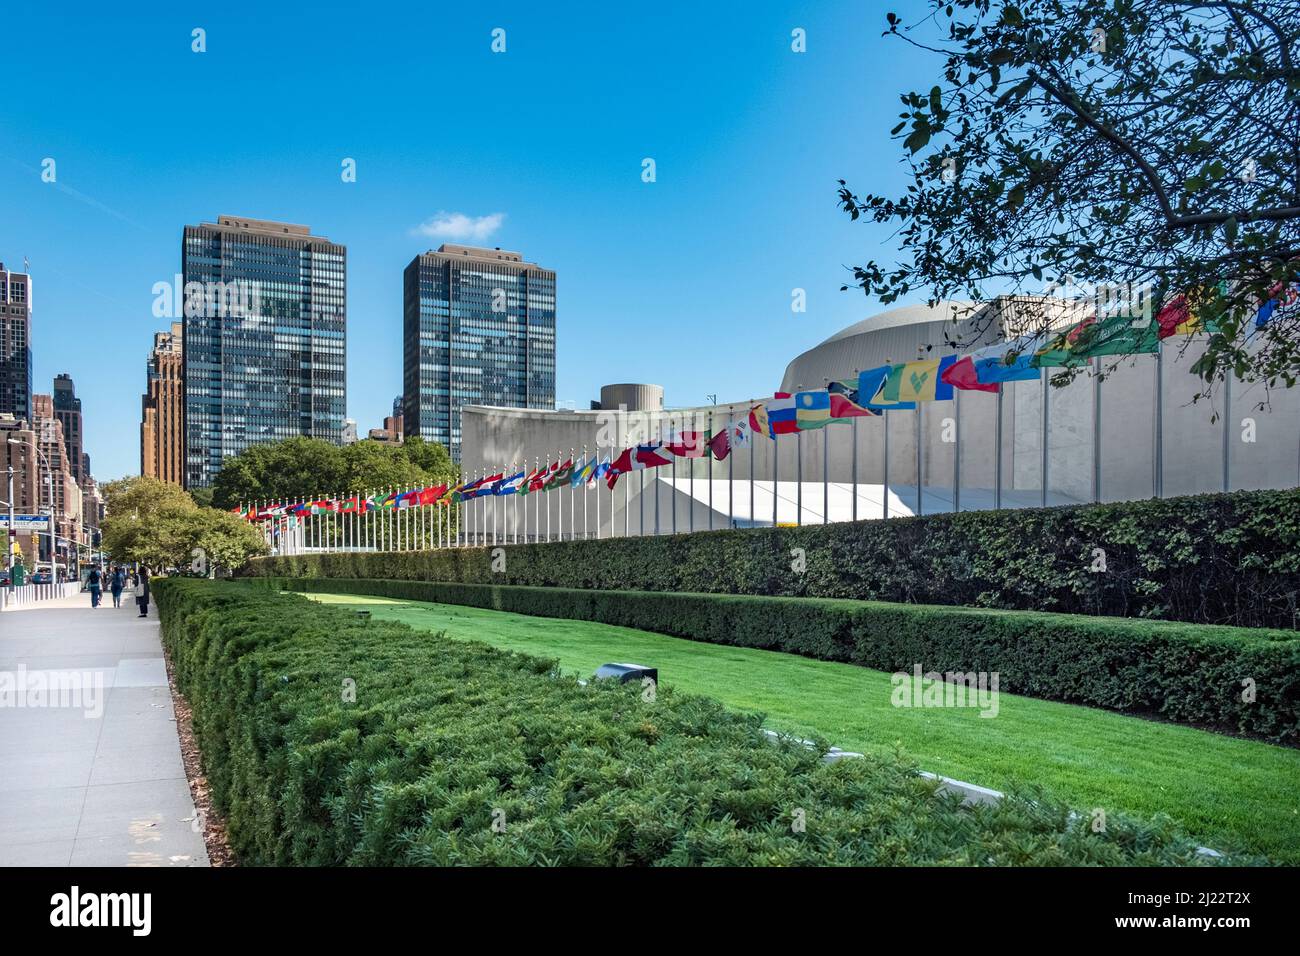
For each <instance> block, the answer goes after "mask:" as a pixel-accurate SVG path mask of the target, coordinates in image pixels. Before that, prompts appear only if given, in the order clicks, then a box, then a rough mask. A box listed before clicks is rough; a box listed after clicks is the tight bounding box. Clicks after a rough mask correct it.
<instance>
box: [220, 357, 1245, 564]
mask: <svg viewBox="0 0 1300 956" xmlns="http://www.w3.org/2000/svg"><path fill="white" fill-rule="evenodd" d="M1092 364H1093V368H1092V369H1091V372H1090V375H1091V378H1092V383H1091V389H1092V395H1091V405H1092V428H1093V447H1092V476H1091V485H1092V488H1091V491H1092V498H1093V500H1094V501H1100V500H1102V497H1101V496H1102V487H1101V478H1102V465H1101V463H1102V383H1101V378H1100V377H1099V376H1098V375H1097V367H1096V360H1094V361H1093V363H1092ZM1153 364H1154V369H1153V372H1154V379H1155V381H1154V392H1155V396H1156V401H1155V402H1154V409H1153V417H1152V445H1153V448H1152V496H1153V497H1162V496H1163V494H1164V475H1163V471H1164V448H1163V444H1164V434H1163V418H1164V381H1163V379H1164V368H1163V348H1162V349H1161V350H1160V351H1157V352H1156V353H1155V356H1154V363H1153ZM1023 384H1026V385H1027V384H1028V383H1023ZM1039 387H1040V389H1041V392H1040V397H1039V403H1038V404H1039V414H1040V427H1041V431H1040V437H1039V446H1040V447H1039V452H1040V455H1041V464H1040V469H1041V470H1040V479H1041V481H1040V494H1041V499H1040V504H1041V505H1043V506H1046V505H1048V504H1049V503H1050V500H1051V498H1050V494H1049V492H1050V447H1049V441H1048V437H1049V432H1050V425H1051V414H1050V405H1051V401H1050V396H1051V392H1052V390H1051V388H1050V384H1049V381H1048V377H1047V376H1046V375H1044V376H1042V378H1041V379H1040V385H1039ZM1228 388H1230V386H1228ZM1228 388H1225V402H1229V401H1230V400H1231V399H1230V395H1231V393H1230V391H1228ZM960 396H961V391H960V390H959V391H957V392H956V393H955V395H954V399H953V416H952V417H953V427H954V444H955V447H954V454H953V474H952V480H953V488H952V508H951V510H953V511H958V510H961V503H960V488H961V457H962V456H961V448H962V430H961V404H962V402H961V397H960ZM1004 396H1005V389H1004V388H1003V389H999V390H998V391H997V393H996V395H995V399H996V403H997V404H996V410H995V412H994V416H993V419H994V442H993V444H994V448H995V454H994V467H993V475H992V477H993V507H994V508H995V509H1000V508H1002V507H1003V506H1004V501H1003V487H1004V474H1003V462H1002V459H1003V455H1002V445H1003V420H1004V408H1003V401H1004ZM927 404H930V403H917V405H916V406H915V408H914V409H911V410H910V412H911V414H912V415H913V417H914V427H915V451H916V462H915V468H916V472H915V473H916V499H915V503H914V510H913V513H914V514H917V515H920V514H924V488H925V484H926V482H925V464H926V462H925V454H924V452H925V441H924V435H925V408H926V405H927ZM907 413H908V412H907V411H903V410H898V409H895V410H889V409H885V410H884V411H883V412H882V413H881V415H880V416H879V417H880V419H881V422H882V425H883V436H882V441H883V455H882V456H881V461H882V469H883V475H882V495H881V498H882V502H881V504H882V508H881V513H880V517H882V518H889V517H890V516H891V515H890V500H889V499H890V463H891V455H890V433H891V419H895V420H896V418H897V416H899V415H904V414H907ZM740 417H741V418H742V419H743V418H744V415H743V413H742V414H741V416H740ZM713 424H714V415H713V413H712V412H709V413H708V433H709V434H710V435H712V434H714V430H713ZM734 424H735V419H731V420H729V421H728V427H729V428H730V427H732V426H733V425H734ZM847 424H848V425H849V426H850V428H851V432H852V433H851V442H852V477H851V486H850V487H851V489H852V510H851V520H854V521H856V520H858V519H859V518H860V517H862V516H861V515H860V514H859V508H858V494H857V488H858V483H857V482H858V474H857V471H858V419H857V418H851V419H848V420H847ZM827 427H832V428H833V427H837V426H834V425H832V426H827ZM1229 427H1230V415H1228V414H1224V415H1223V434H1222V442H1223V475H1222V484H1223V490H1225V491H1227V490H1230V481H1231V476H1230V453H1229ZM655 430H656V432H657V438H658V440H659V441H661V442H662V441H663V438H664V420H663V419H660V421H659V422H658V423H657V425H656V429H655ZM794 434H795V436H796V438H795V441H796V449H797V451H796V466H795V467H796V476H795V477H796V488H795V505H796V511H795V521H794V522H792V523H793V524H797V525H798V524H802V523H803V481H802V475H803V453H802V447H803V440H802V435H803V432H802V431H800V432H795V433H794ZM646 437H647V438H649V435H647V436H646ZM822 438H823V448H822V482H821V483H822V486H823V487H822V516H821V518H822V523H827V522H829V521H830V507H829V505H830V487H829V486H830V484H831V483H832V482H831V481H830V475H829V473H830V468H829V441H828V440H827V436H826V435H825V433H824V432H823V435H822ZM745 444H748V446H749V447H748V453H749V468H748V483H749V512H748V518H743V517H738V516H737V514H736V511H737V508H736V497H735V459H736V455H737V453H738V452H739V451H740V447H733V448H731V450H730V452H729V453H728V456H727V458H728V461H727V467H726V482H727V524H726V525H725V527H731V528H734V527H740V526H742V525H748V526H753V525H757V524H759V518H758V515H757V514H756V513H755V504H756V497H755V479H756V476H755V460H754V459H755V455H754V445H755V442H754V440H753V436H752V435H751V436H750V437H749V440H748V441H747V442H745ZM616 448H617V446H614V445H610V446H602V445H600V444H597V445H596V453H595V458H594V461H595V462H598V463H608V462H609V461H611V460H612V458H613V456H614V454H615V451H616ZM577 452H578V450H577V449H576V448H571V449H569V454H568V459H569V461H571V462H572V461H573V460H574V457H575V455H577ZM554 457H555V458H556V464H555V465H554V466H548V467H551V468H554V467H556V466H558V465H559V463H560V462H561V461H563V460H564V457H565V456H564V454H563V453H562V452H561V453H559V454H557V455H555V456H554ZM695 457H700V458H703V459H704V460H705V461H708V462H709V467H708V481H709V488H708V501H707V510H708V526H707V528H706V529H698V530H714V527H715V522H714V515H715V509H714V507H713V504H714V501H713V492H714V484H715V483H716V482H718V481H720V480H721V479H719V478H718V477H717V470H718V468H717V466H718V464H719V462H718V461H717V460H716V459H715V458H714V457H713V456H712V455H710V454H709V453H708V452H705V453H704V454H702V455H698V456H692V457H686V458H685V459H684V460H685V461H687V462H690V463H691V465H690V471H689V486H688V499H689V501H690V502H691V510H690V511H689V513H688V515H687V520H686V521H685V522H683V523H682V524H683V525H684V526H683V527H679V521H678V514H677V512H678V509H677V490H678V489H677V481H676V478H677V456H675V455H674V456H672V457H671V461H670V463H669V464H670V475H671V483H672V489H671V492H670V507H669V510H668V514H662V513H661V503H660V502H661V497H662V496H661V494H660V492H659V488H658V487H654V488H653V489H652V490H653V497H654V501H653V513H652V514H647V503H646V501H645V492H646V472H647V471H649V470H651V469H650V468H640V469H637V470H639V471H640V476H639V487H638V492H637V499H638V506H637V511H638V521H637V528H636V535H638V536H640V535H645V534H646V533H647V524H648V522H651V523H652V528H651V530H650V531H649V533H652V534H656V535H657V534H661V533H664V532H665V531H666V532H668V533H672V534H676V533H678V532H679V531H688V532H689V531H695V530H697V529H696V527H695V514H694V506H695V504H696V501H695V498H694V493H693V492H694V481H695V471H696V467H695V465H694V461H695ZM551 458H552V456H551V455H548V456H546V457H545V459H543V457H542V456H538V457H535V458H534V459H533V470H534V472H536V471H538V470H539V469H542V466H543V464H544V463H549V462H550V460H551ZM578 461H580V462H582V463H584V464H590V463H591V462H592V461H593V459H591V458H589V457H588V456H587V449H586V447H584V448H583V449H582V457H581V458H580V459H578ZM518 468H522V469H523V470H524V471H525V472H527V470H528V463H527V462H523V463H516V464H512V466H511V469H510V472H508V473H510V474H513V473H514V472H515V471H516V469H518ZM489 474H490V470H488V469H481V470H480V471H478V472H476V473H475V474H473V475H468V476H466V480H467V481H470V480H473V479H475V478H486V477H488V476H489ZM633 477H634V475H633V474H632V473H631V472H628V473H624V474H622V475H621V476H620V480H621V482H622V484H623V522H622V530H623V536H625V537H626V536H632V529H631V511H632V509H631V501H630V498H631V494H632V489H631V481H632V479H633ZM657 483H658V479H652V484H655V485H656V486H657ZM771 483H772V515H771V524H773V525H776V524H779V523H780V520H779V519H780V508H779V505H780V497H781V495H780V464H779V456H778V454H777V449H776V440H775V439H773V447H772V449H771ZM563 484H567V485H568V488H567V489H566V488H565V487H563V486H562V485H561V486H557V487H556V488H554V489H553V491H554V492H555V493H556V496H555V497H552V494H553V491H548V490H541V489H539V490H535V491H532V492H530V493H528V494H526V495H525V494H508V495H497V494H486V495H481V496H477V497H473V498H470V499H468V500H464V501H459V502H450V501H448V500H447V499H445V498H444V499H443V500H441V501H439V502H437V503H433V504H423V505H420V504H417V505H412V506H411V507H396V508H383V509H367V510H364V511H363V510H360V509H358V510H354V511H351V512H341V511H327V512H325V513H322V514H316V515H313V516H312V519H311V520H310V521H308V520H305V519H304V518H303V517H301V516H296V515H278V516H276V517H273V518H266V519H258V520H259V521H260V524H261V525H262V528H263V531H264V533H265V534H266V536H267V540H268V543H269V544H270V545H271V546H272V547H273V548H275V549H276V550H277V551H278V552H279V553H281V554H296V553H309V552H319V551H409V550H423V549H427V548H435V547H436V548H444V547H468V546H482V545H488V546H491V545H498V544H518V543H525V542H538V541H547V542H549V541H564V540H576V539H577V538H579V537H582V538H599V537H602V536H617V530H618V525H617V523H616V522H615V520H614V519H615V510H616V509H615V504H616V496H617V488H616V486H614V487H611V488H609V490H608V491H607V492H603V491H601V489H600V484H601V481H600V480H599V479H596V480H588V481H585V482H583V483H582V484H581V485H578V484H574V483H572V482H569V481H566V482H564V483H563ZM580 488H581V490H583V491H584V492H589V493H590V494H584V495H581V496H579V495H578V491H579V489H580ZM393 490H394V489H388V491H389V493H391V492H392V491H393ZM566 490H567V492H568V494H567V496H566V494H565V492H566ZM605 494H608V502H607V510H606V507H605V505H604V504H602V501H601V498H602V496H603V495H605ZM380 495H381V492H379V491H376V492H373V493H370V494H365V495H360V496H352V500H358V499H360V500H365V501H368V500H371V499H372V498H375V497H378V496H380ZM338 497H342V496H338ZM579 497H581V498H582V501H581V507H579V502H578V500H577V499H578V498H579ZM533 498H536V502H535V503H534V502H533V501H532V500H531V499H533ZM566 499H567V501H566ZM543 501H545V504H544V505H543ZM308 503H309V500H307V499H305V500H303V501H302V502H300V504H303V505H306V504H308ZM288 504H290V505H292V504H293V503H288ZM267 505H268V503H267V502H253V503H250V504H249V505H248V506H244V505H241V510H243V509H244V508H245V507H251V508H253V509H254V510H256V511H259V512H260V510H261V509H264V508H265V507H266V506H267ZM552 505H554V507H553V506H552ZM543 507H544V508H545V511H546V514H545V517H543V515H542V513H541V512H542V509H543ZM530 511H531V514H530ZM579 511H581V527H579V521H578V512H579ZM553 512H554V521H552V517H553V514H552V513H553ZM566 512H567V517H568V527H567V529H566V527H565V520H564V519H565V517H566ZM718 513H719V514H720V512H718ZM507 514H509V521H507ZM593 514H594V518H595V521H594V529H593V526H592V522H591V520H590V519H591V517H592V515H593ZM606 516H608V518H609V526H608V528H607V529H603V528H602V525H603V522H604V518H605V517H606ZM665 519H666V520H665Z"/></svg>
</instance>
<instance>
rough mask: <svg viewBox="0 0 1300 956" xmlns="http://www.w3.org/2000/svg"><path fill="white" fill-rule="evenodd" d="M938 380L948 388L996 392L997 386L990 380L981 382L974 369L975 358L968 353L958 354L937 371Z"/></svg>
mask: <svg viewBox="0 0 1300 956" xmlns="http://www.w3.org/2000/svg"><path fill="white" fill-rule="evenodd" d="M939 380H940V381H941V382H943V383H944V384H945V385H947V386H949V387H950V388H960V389H962V390H963V391H967V390H970V391H977V392H996V391H997V390H998V388H999V386H998V385H995V384H993V383H991V382H981V381H980V379H979V373H978V372H977V371H976V370H975V359H973V358H972V357H971V356H969V355H963V356H960V357H959V358H958V359H957V361H955V362H953V363H952V365H950V366H948V368H946V369H944V371H942V372H941V373H939Z"/></svg>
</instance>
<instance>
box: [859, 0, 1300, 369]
mask: <svg viewBox="0 0 1300 956" xmlns="http://www.w3.org/2000/svg"><path fill="white" fill-rule="evenodd" d="M932 7H933V8H932V10H931V12H930V15H929V16H928V17H926V18H925V19H924V20H922V21H920V22H918V23H915V24H904V23H903V22H902V21H901V20H900V19H899V18H898V17H897V16H896V15H894V14H892V13H891V14H889V15H888V29H887V30H886V34H887V35H890V36H893V37H897V38H899V39H900V40H902V41H903V42H907V43H909V44H912V45H913V46H916V47H918V48H920V49H923V50H927V51H930V52H932V53H934V54H936V55H937V56H938V57H940V58H942V60H943V66H942V76H941V79H940V80H939V82H937V83H936V84H934V85H933V86H932V87H931V88H930V89H929V90H922V91H915V92H909V93H906V94H904V95H903V96H902V102H903V105H904V107H905V108H904V110H903V112H902V113H901V114H900V118H901V122H900V123H899V124H898V125H897V126H895V127H894V129H893V135H894V137H895V139H899V140H901V141H902V145H903V147H904V150H905V159H904V162H905V163H906V164H907V166H908V169H909V183H908V186H907V189H906V191H905V192H904V193H903V195H901V196H898V197H888V196H881V195H874V194H868V195H864V196H863V197H861V198H859V197H858V196H857V195H855V194H854V193H853V192H852V190H851V188H850V187H849V186H848V185H847V184H846V183H845V182H844V181H841V183H840V186H841V189H840V202H841V204H842V206H843V208H844V210H845V211H847V212H848V213H849V215H850V216H851V217H852V218H853V219H858V218H859V217H864V218H866V219H868V220H871V221H873V222H876V223H883V224H891V225H892V226H894V227H895V228H897V229H898V236H899V239H900V241H901V246H902V250H903V253H904V261H902V262H899V263H895V264H892V265H891V264H886V263H882V262H878V261H870V262H867V263H866V264H865V265H862V266H858V267H856V268H855V269H854V277H855V280H856V284H857V285H859V286H860V287H861V288H862V289H863V290H865V291H866V293H867V294H868V295H871V296H875V297H878V298H879V300H880V301H881V302H892V301H894V300H896V299H897V298H898V297H900V296H903V295H906V294H907V293H909V292H911V291H913V290H917V289H924V290H927V291H928V292H929V294H930V295H931V296H932V297H933V298H934V299H935V300H937V299H948V298H956V299H970V300H975V301H982V300H987V299H989V298H990V297H991V295H993V294H1023V293H1029V292H1041V291H1043V289H1044V284H1045V283H1050V282H1057V283H1063V282H1065V281H1067V280H1068V279H1070V278H1072V279H1073V280H1074V281H1075V282H1076V283H1080V284H1082V283H1091V284H1094V285H1097V286H1102V287H1105V286H1110V287H1117V286H1127V285H1129V284H1131V283H1133V284H1143V285H1147V284H1149V286H1150V288H1151V289H1152V290H1153V292H1154V295H1155V298H1156V300H1157V302H1156V304H1157V306H1158V304H1159V302H1160V301H1162V300H1168V299H1169V297H1171V296H1172V295H1173V294H1175V293H1180V292H1181V293H1186V294H1188V296H1189V298H1190V300H1191V301H1192V303H1193V305H1194V306H1195V307H1196V308H1197V309H1198V310H1199V312H1200V314H1201V315H1202V316H1203V317H1209V318H1211V319H1213V320H1215V321H1217V323H1218V326H1219V329H1218V331H1217V332H1215V333H1214V334H1213V335H1212V336H1211V337H1210V339H1209V345H1208V349H1207V351H1206V353H1205V355H1204V357H1203V358H1201V359H1200V360H1199V361H1198V362H1197V364H1196V366H1195V371H1196V372H1197V373H1198V374H1199V375H1200V376H1201V377H1202V378H1203V380H1204V382H1205V383H1206V387H1205V392H1207V393H1208V391H1209V390H1210V389H1211V388H1212V387H1213V384H1214V382H1215V381H1216V380H1219V379H1222V378H1223V377H1224V376H1226V375H1227V374H1235V375H1237V376H1238V377H1241V378H1245V379H1248V380H1263V381H1265V382H1266V383H1268V385H1270V386H1272V385H1276V384H1279V383H1282V384H1285V385H1287V386H1290V385H1292V384H1293V383H1294V382H1295V381H1296V378H1297V374H1300V336H1297V334H1296V333H1297V325H1300V318H1297V316H1296V312H1300V310H1292V311H1291V312H1290V313H1289V315H1285V316H1283V317H1282V318H1280V319H1278V320H1276V321H1274V322H1272V323H1270V324H1268V325H1267V326H1265V327H1264V328H1262V329H1261V330H1259V331H1258V332H1254V319H1255V314H1256V310H1257V307H1258V305H1259V304H1260V303H1261V302H1264V301H1267V300H1269V299H1270V298H1273V297H1274V292H1275V290H1276V289H1277V288H1278V287H1279V284H1281V283H1288V284H1289V283H1292V282H1295V281H1296V280H1297V279H1300V102H1298V101H1300V72H1298V71H1297V69H1296V57H1297V56H1300V50H1297V47H1296V42H1297V38H1298V37H1300V5H1297V4H1296V3H1294V2H1293V0H1251V2H1249V3H1247V2H1244V0H1242V2H1227V0H1225V2H1213V0H1204V2H1198V0H1019V2H1016V3H994V2H992V0H951V2H949V0H935V2H934V3H933V4H932ZM1285 287H1286V286H1283V288H1285ZM846 288H847V286H846ZM1048 308H1049V307H1048V306H1047V305H1046V303H1043V302H1040V304H1039V310H1038V316H1037V321H1038V324H1039V328H1038V329H1034V328H1027V329H1025V331H1039V330H1041V327H1043V326H1045V325H1046V324H1047V322H1048V316H1049V313H1048ZM957 318H960V316H958V317H957ZM975 331H976V332H982V331H983V330H982V329H976V330H975ZM1252 332H1254V334H1251V333H1252ZM1248 336H1249V340H1248Z"/></svg>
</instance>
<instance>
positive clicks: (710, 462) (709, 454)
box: [705, 412, 731, 531]
mask: <svg viewBox="0 0 1300 956" xmlns="http://www.w3.org/2000/svg"><path fill="white" fill-rule="evenodd" d="M712 440H713V412H709V441H712ZM705 448H706V449H707V451H706V452H705V455H706V456H707V457H708V462H709V530H710V531H712V530H713V449H712V448H709V447H708V446H707V445H706V446H705ZM727 449H728V450H727V457H728V458H730V457H731V450H730V449H731V436H730V435H728V436H727Z"/></svg>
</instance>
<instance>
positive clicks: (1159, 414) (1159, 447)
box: [1151, 342, 1165, 498]
mask: <svg viewBox="0 0 1300 956" xmlns="http://www.w3.org/2000/svg"><path fill="white" fill-rule="evenodd" d="M1164 357H1165V347H1164V343H1163V342H1160V343H1157V345H1156V395H1155V399H1156V401H1155V406H1156V414H1155V420H1154V421H1153V422H1152V431H1153V435H1152V439H1151V440H1152V442H1153V443H1154V444H1155V448H1154V449H1153V455H1152V457H1153V459H1154V461H1153V462H1152V465H1153V467H1152V469H1151V485H1152V487H1151V495H1152V497H1153V498H1160V497H1163V495H1164V492H1165V487H1164V486H1165V436H1164V415H1165V401H1164V396H1165V380H1164V379H1165V372H1164Z"/></svg>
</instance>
